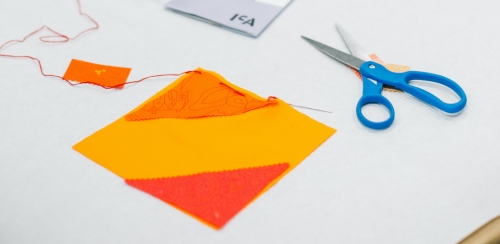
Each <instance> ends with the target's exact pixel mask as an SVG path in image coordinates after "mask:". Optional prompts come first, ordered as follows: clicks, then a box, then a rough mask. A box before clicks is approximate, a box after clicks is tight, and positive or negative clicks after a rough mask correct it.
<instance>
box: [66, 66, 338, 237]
mask: <svg viewBox="0 0 500 244" xmlns="http://www.w3.org/2000/svg"><path fill="white" fill-rule="evenodd" d="M200 73H201V74H200ZM193 81H196V82H195V83H194V84H192V85H194V87H196V86H197V85H196V84H199V83H200V82H201V83H202V82H203V81H207V83H209V84H212V83H213V84H215V85H216V86H215V87H216V89H217V92H215V93H216V94H213V93H211V96H215V98H213V97H211V96H206V98H205V99H204V100H203V101H206V102H207V103H203V102H202V104H205V105H206V104H210V103H211V102H215V103H217V99H219V98H221V97H222V98H224V99H225V98H226V97H236V98H238V99H240V101H241V102H244V101H247V102H248V101H249V100H251V99H254V100H252V101H259V102H262V103H260V105H262V104H265V103H264V102H265V101H266V99H264V98H262V97H260V96H258V95H256V94H254V93H252V92H250V91H247V90H245V89H242V88H240V87H237V86H235V85H233V84H231V83H230V82H228V81H226V80H225V79H224V78H223V77H221V76H220V75H218V74H216V73H214V72H210V71H206V70H202V69H198V72H192V73H189V74H186V75H184V76H182V77H181V78H179V79H178V80H177V81H175V82H174V83H172V84H171V85H169V86H168V87H166V88H164V89H163V90H162V91H160V92H158V93H157V94H156V95H154V96H153V97H151V98H150V99H148V100H147V101H145V102H144V103H143V104H142V105H140V106H138V107H137V108H136V109H134V110H133V111H132V112H130V113H129V114H128V115H131V114H136V113H138V112H140V113H143V112H144V111H141V110H144V108H148V110H150V111H151V106H154V108H155V109H158V108H162V106H164V105H165V104H166V102H165V101H166V99H167V98H169V96H168V94H169V91H173V90H175V89H176V88H177V87H179V86H182V85H181V84H184V85H186V86H188V85H190V84H189V83H190V82H193ZM220 84H223V85H224V86H219V85H220ZM225 86H227V87H229V88H231V89H228V88H226V87H225ZM201 87H202V86H201ZM210 89H211V88H210ZM199 94H202V93H199ZM217 94H218V95H217ZM185 95H186V94H185ZM202 96H203V95H201V96H199V97H202ZM170 97H172V98H174V97H177V96H170ZM184 98H187V99H184V100H182V99H179V100H178V101H182V102H184V101H186V100H190V97H189V95H186V97H184ZM224 99H221V101H224ZM155 101H156V102H157V104H152V103H154V102H155ZM158 101H160V102H158ZM176 101H177V100H176ZM272 102H273V103H274V104H269V105H267V106H260V107H251V108H253V109H252V110H247V111H243V110H236V111H239V114H235V115H231V116H220V115H219V116H211V117H203V118H199V117H198V118H179V117H176V115H177V114H176V115H174V116H172V117H169V118H163V117H161V116H160V117H154V116H153V117H148V116H150V115H151V114H152V113H149V112H148V111H146V112H144V114H143V115H145V116H146V117H143V118H144V119H139V120H134V121H130V120H129V116H128V115H127V116H123V117H122V118H120V119H118V120H117V121H115V122H113V123H111V124H110V125H108V126H106V127H105V128H103V129H101V130H99V131H97V132H96V133H94V134H93V135H91V136H89V137H87V138H85V139H84V140H82V141H81V142H79V143H78V144H76V145H75V146H74V147H73V148H74V149H75V150H77V151H78V152H80V153H82V154H83V155H85V156H86V157H88V158H89V159H91V160H93V161H95V162H96V163H98V164H100V165H102V166H103V167H105V168H107V169H108V170H110V171H112V172H113V173H115V174H117V175H118V176H120V177H122V178H124V179H125V180H126V182H127V183H128V184H130V185H132V186H134V187H136V188H138V189H141V190H143V191H145V192H147V193H149V194H151V195H154V196H156V197H158V198H160V199H161V200H163V201H165V202H167V203H169V204H171V205H173V206H174V207H176V208H178V209H180V210H182V211H184V212H185V213H187V214H189V215H191V216H193V217H195V218H197V219H198V220H200V221H202V222H203V223H206V224H208V225H210V226H212V227H215V228H220V227H221V226H222V225H224V224H225V223H226V222H227V221H229V220H230V219H231V218H232V217H233V216H234V215H235V214H236V213H237V212H239V211H241V210H242V209H243V208H244V207H245V206H247V205H248V204H250V202H252V201H253V200H255V199H256V198H257V197H258V196H260V195H261V194H263V193H264V192H266V191H267V190H268V189H269V188H270V187H271V186H272V185H274V184H275V183H277V182H278V181H279V180H280V179H281V178H282V177H284V176H285V175H286V174H287V173H288V172H290V171H291V170H292V169H293V168H295V167H296V166H297V165H298V164H299V163H300V162H301V161H302V160H304V159H305V158H306V157H307V156H308V155H309V154H311V153H312V152H313V151H314V150H315V149H316V148H317V147H319V146H320V145H321V144H322V143H323V142H324V141H325V140H327V139H328V138H329V137H330V136H331V135H333V134H334V133H335V129H333V128H330V127H328V126H326V125H324V124H321V123H320V122H317V121H315V120H313V119H311V118H309V117H308V116H306V115H304V114H302V113H300V112H299V111H297V110H295V109H294V108H292V107H291V106H289V105H288V104H286V103H285V102H283V101H282V100H280V99H276V100H273V101H272ZM194 104H195V103H193V104H191V105H190V106H192V105H194ZM221 104H223V105H224V106H225V105H227V103H221ZM240 104H241V103H240ZM236 107H237V108H238V109H241V108H242V107H246V106H236ZM231 109H232V108H231ZM181 111H182V109H181ZM207 111H210V110H207ZM157 113H158V111H157ZM141 116H142V115H141ZM283 162H286V164H283ZM248 169H252V170H248ZM221 187H222V188H221ZM238 189H241V190H242V191H241V192H238ZM234 191H236V192H234ZM214 194H215V195H214ZM228 206H231V207H228Z"/></svg>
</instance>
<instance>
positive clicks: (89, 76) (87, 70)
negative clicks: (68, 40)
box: [63, 59, 131, 88]
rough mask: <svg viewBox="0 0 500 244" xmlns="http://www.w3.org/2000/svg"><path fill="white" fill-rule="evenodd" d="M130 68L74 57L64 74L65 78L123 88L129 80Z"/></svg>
mask: <svg viewBox="0 0 500 244" xmlns="http://www.w3.org/2000/svg"><path fill="white" fill-rule="evenodd" d="M130 71H131V69H130V68H123V67H115V66H109V65H101V64H94V63H89V62H85V61H81V60H76V59H72V60H71V63H70V64H69V66H68V69H67V70H66V73H65V74H64V77H63V78H64V79H65V80H71V81H76V82H90V83H95V84H98V85H101V86H104V87H114V88H122V87H123V85H124V84H125V82H127V78H128V75H129V74H130Z"/></svg>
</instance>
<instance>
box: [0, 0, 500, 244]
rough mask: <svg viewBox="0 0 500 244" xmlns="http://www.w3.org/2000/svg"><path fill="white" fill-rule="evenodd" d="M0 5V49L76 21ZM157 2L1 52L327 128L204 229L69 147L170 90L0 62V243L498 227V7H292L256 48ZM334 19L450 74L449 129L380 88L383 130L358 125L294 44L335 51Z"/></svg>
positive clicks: (65, 7)
mask: <svg viewBox="0 0 500 244" xmlns="http://www.w3.org/2000/svg"><path fill="white" fill-rule="evenodd" d="M0 3H1V5H0V6H1V8H0V42H1V43H3V42H5V41H7V40H10V39H18V38H21V37H23V36H24V35H26V34H27V33H29V32H30V31H32V30H34V29H36V28H38V27H40V26H41V25H42V24H48V25H50V26H51V27H53V28H54V29H56V30H58V31H60V32H62V33H66V34H68V35H75V34H76V33H78V32H79V31H81V30H82V29H84V28H87V27H89V26H91V23H90V22H89V21H87V20H86V19H85V18H83V17H81V16H79V15H78V13H77V7H76V2H75V1H73V0H43V1H28V0H16V1H8V0H1V1H0ZM164 3H165V2H164V0H108V1H98V0H82V5H83V9H84V11H85V12H87V13H88V14H90V15H91V16H93V17H94V18H95V19H96V20H97V21H98V22H99V23H100V24H101V28H100V29H99V30H98V31H94V32H92V33H88V34H87V35H84V36H82V37H81V38H79V39H77V40H75V41H72V42H70V43H65V44H57V45H50V44H43V43H40V42H39V41H38V40H37V38H32V39H30V41H29V42H27V43H24V44H19V45H13V46H11V47H9V48H8V49H5V50H3V52H4V53H14V54H30V55H33V56H36V57H39V58H40V59H41V60H42V61H43V64H44V65H45V68H46V71H47V72H49V73H55V74H59V75H63V74H64V71H65V70H66V68H67V65H68V64H69V61H70V60H71V59H72V58H76V59H81V60H86V61H89V62H95V63H101V64H109V65H115V66H125V67H131V68H133V69H132V73H131V75H130V79H136V78H141V77H144V76H147V75H152V74H157V73H177V72H182V71H186V70H192V69H195V68H197V67H203V68H205V69H209V70H213V71H216V72H218V73H220V74H221V75H223V76H224V77H225V78H227V79H228V80H229V81H231V82H232V83H234V84H236V85H238V86H241V87H244V88H246V89H249V90H251V91H254V92H256V93H257V94H260V95H261V96H264V97H267V96H271V95H273V96H277V97H280V98H282V99H284V100H286V101H288V102H290V103H295V104H298V105H304V106H311V107H316V108H322V109H328V110H332V111H333V113H331V114H329V113H321V112H316V111H308V110H304V109H299V110H300V111H301V112H303V113H306V114H308V115H309V116H310V117H312V118H314V119H316V120H318V121H321V122H323V123H325V124H327V125H329V126H331V127H334V128H336V129H338V132H337V133H336V134H335V135H334V136H333V137H331V138H330V139H329V140H328V141H327V142H326V143H324V144H323V145H322V146H321V147H320V148H318V149H317V150H316V151H315V152H314V153H313V154H312V155H311V156H310V157H308V158H307V159H306V160H304V161H303V162H302V163H301V164H300V165H299V166H298V167H297V168H296V169H294V170H293V171H292V172H291V173H290V174H288V175H287V176H286V177H284V178H283V179H282V180H281V181H280V182H279V183H278V184H276V185H275V186H274V187H273V188H272V189H271V190H270V191H268V192H267V193H266V194H264V195H263V196H262V197H260V198H259V199H258V200H257V201H255V202H254V203H252V204H251V205H250V206H249V207H247V208H246V209H244V210H243V211H242V212H241V213H239V214H238V215H237V216H236V217H235V218H234V219H232V220H231V221H230V222H229V223H228V224H227V225H226V226H225V227H224V228H223V229H222V230H220V231H215V230H213V229H211V228H209V227H207V226H206V225H204V224H201V223H200V222H198V221H197V220H195V219H193V218H192V217H190V216H188V215H186V214H184V213H182V212H180V211H178V210H177V209H175V208H173V207H171V206H169V205H167V204H165V203H163V202H162V201H160V200H158V199H156V198H154V197H150V196H148V195H146V194H144V193H143V192H140V191H137V190H135V189H133V188H131V187H129V186H128V185H126V184H125V183H124V181H123V179H121V178H119V177H118V176H116V175H114V174H113V173H112V172H110V171H108V170H106V169H105V168H103V167H101V166H99V165H98V164H96V163H94V162H92V161H90V160H89V159H87V158H85V157H84V156H82V155H81V154H79V153H77V152H76V151H74V150H73V149H72V148H71V146H72V145H74V144H75V143H77V142H79V141H80V140H82V139H83V138H85V137H87V136H89V135H91V134H92V133H94V132H95V131H97V130H99V129H101V128H103V127H104V126H106V125H108V124H109V123H111V122H113V121H114V120H116V119H117V118H119V117H121V116H122V115H123V114H125V113H126V112H128V111H130V110H131V109H133V108H135V107H136V106H137V105H138V104H140V103H141V102H142V101H144V100H146V99H147V98H149V97H150V96H151V95H153V94H155V93H156V92H158V91H159V90H160V89H162V88H163V87H165V86H166V85H168V84H169V83H170V82H172V81H174V80H175V78H160V79H156V80H150V81H147V82H143V83H140V84H137V85H132V86H128V87H127V88H126V89H123V90H120V91H103V90H102V89H98V88H96V87H88V86H87V87H84V86H80V87H71V86H69V85H67V84H65V83H64V82H63V81H61V80H58V79H53V78H46V77H42V76H41V75H40V73H39V71H38V69H37V66H36V64H35V63H34V62H32V61H29V60H21V59H18V60H14V59H7V58H0V74H1V76H0V80H1V81H0V114H1V119H0V243H2V244H4V243H5V244H10V243H12V244H14V243H16V244H18V243H37V244H39V243H74V244H77V243H122V244H123V243H456V242H458V241H459V240H461V239H462V238H463V237H465V236H466V235H468V234H469V233H470V232H471V231H473V230H474V229H476V228H477V227H479V226H480V225H482V224H483V223H485V222H486V221H488V220H489V219H491V218H493V217H495V216H497V215H499V214H500V191H499V186H500V147H499V146H500V143H499V142H500V109H499V104H500V96H499V94H500V80H499V78H498V77H500V61H499V59H498V57H499V56H500V17H499V13H500V1H497V0H481V1H465V0H456V1H449V0H418V1H416V0H408V1H400V0H382V1H369V0H349V1H340V0H329V1H328V0H295V1H294V2H292V3H291V4H290V5H289V6H288V8H287V9H285V11H284V12H283V13H282V14H281V15H280V16H279V17H278V18H277V19H276V20H275V21H274V22H273V23H272V24H271V26H270V27H269V28H268V29H267V30H266V31H265V32H264V33H263V34H262V35H261V36H260V37H259V38H257V39H255V38H250V37H246V36H242V35H239V34H235V33H232V32H230V31H227V30H224V29H222V28H219V27H215V26H212V25H209V24H206V23H202V22H200V21H196V20H193V19H190V18H186V17H184V16H181V15H179V14H176V13H173V12H170V11H166V10H165V9H164V7H163V4H164ZM335 22H338V23H341V24H342V25H343V27H344V28H345V29H346V30H348V31H349V32H350V33H351V34H352V35H353V36H354V37H355V38H356V39H357V40H358V41H359V42H360V44H362V45H363V46H364V47H365V48H366V49H367V51H371V52H376V53H377V54H378V55H379V56H380V57H381V58H382V59H383V60H385V61H387V62H391V63H396V64H406V65H410V66H411V67H412V68H413V69H415V70H424V71H429V72H434V73H439V74H443V75H446V76H448V77H450V78H452V79H454V80H455V81H456V82H458V83H459V84H460V85H461V86H462V87H463V88H464V90H465V91H466V93H467V95H468V104H467V107H466V108H465V110H464V111H463V112H462V113H461V114H460V115H458V116H456V117H450V116H446V115H443V114H442V113H440V112H438V111H437V110H435V109H432V108H430V107H429V106H427V105H424V104H423V103H421V102H419V101H418V100H416V99H415V98H413V97H411V96H410V95H407V94H395V93H389V94H388V93H385V94H386V96H387V98H389V99H390V100H391V101H392V103H393V105H394V107H395V110H396V113H397V114H396V120H395V122H394V124H393V125H392V127H390V129H387V130H384V131H371V130H368V129H366V128H365V127H363V126H362V125H361V124H360V123H359V122H358V120H357V118H356V115H355V105H356V103H357V100H358V99H359V97H360V95H361V89H362V87H361V82H359V81H357V80H356V78H355V77H354V75H353V74H352V73H351V71H350V70H349V69H347V68H346V67H345V66H343V65H341V64H339V63H337V62H335V61H334V60H332V59H330V58H328V57H327V56H325V55H323V54H322V53H320V52H318V51H317V50H315V49H314V48H313V47H312V46H311V45H309V44H308V43H306V42H305V41H304V40H302V39H301V38H300V35H306V36H308V37H311V38H313V39H317V40H319V41H322V42H325V43H327V44H329V45H332V46H336V47H339V48H341V49H343V50H346V49H345V47H344V45H343V43H342V40H341V39H340V36H339V35H338V34H337V32H336V30H335V28H334V23H335ZM429 89H433V90H434V91H436V92H437V93H439V94H440V96H441V97H443V98H444V99H445V100H446V101H452V100H453V99H456V98H455V97H454V96H453V95H452V94H450V93H449V92H447V91H446V90H444V89H441V88H436V87H434V88H433V87H430V88H429Z"/></svg>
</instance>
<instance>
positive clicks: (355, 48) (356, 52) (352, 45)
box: [335, 23, 371, 61]
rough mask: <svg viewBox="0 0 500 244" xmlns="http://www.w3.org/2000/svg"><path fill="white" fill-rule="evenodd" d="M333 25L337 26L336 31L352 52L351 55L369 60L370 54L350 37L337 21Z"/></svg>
mask: <svg viewBox="0 0 500 244" xmlns="http://www.w3.org/2000/svg"><path fill="white" fill-rule="evenodd" d="M335 27H337V31H338V32H339V34H340V36H341V37H342V40H344V43H345V45H346V46H347V49H349V52H350V53H351V54H352V56H354V57H356V58H359V59H363V60H367V61H368V60H371V58H370V55H369V54H368V53H366V52H365V51H364V50H363V48H361V46H360V45H359V44H358V43H357V42H356V41H355V40H354V38H352V36H351V35H349V33H347V31H345V30H344V28H342V26H340V25H339V24H338V23H335Z"/></svg>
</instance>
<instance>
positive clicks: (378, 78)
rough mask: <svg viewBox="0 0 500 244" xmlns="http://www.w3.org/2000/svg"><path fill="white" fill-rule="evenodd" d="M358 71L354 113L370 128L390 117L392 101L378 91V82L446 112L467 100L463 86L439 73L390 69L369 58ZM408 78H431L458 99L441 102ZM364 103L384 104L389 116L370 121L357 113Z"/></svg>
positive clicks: (458, 108)
mask: <svg viewBox="0 0 500 244" xmlns="http://www.w3.org/2000/svg"><path fill="white" fill-rule="evenodd" d="M360 73H361V75H362V76H363V96H362V97H361V99H360V101H359V102H358V106H357V109H356V113H357V115H358V119H359V120H360V121H361V123H363V124H364V125H365V126H367V127H369V128H372V129H385V128H387V127H389V126H390V125H391V124H392V122H393V120H394V109H393V107H392V104H391V103H390V102H389V101H388V100H387V99H385V97H383V96H382V95H381V93H382V84H387V85H391V86H394V87H396V88H398V89H400V90H403V91H404V92H407V93H409V94H411V95H413V96H414V97H416V98H418V99H420V100H422V101H423V102H425V103H428V104H430V105H432V106H434V107H436V108H438V109H440V110H442V111H444V112H446V113H457V112H460V111H461V110H462V109H463V108H464V107H465V105H466V103H467V96H466V95H465V92H464V91H463V89H462V88H461V87H460V86H459V85H458V84H457V83H455V82H454V81H452V80H450V79H448V78H446V77H444V76H441V75H437V74H432V73H426V72H420V71H408V72H404V73H394V72H392V71H389V70H387V69H386V68H385V67H384V66H382V65H380V64H378V63H375V62H372V61H368V62H365V63H363V64H362V65H361V67H360ZM412 80H422V81H429V82H435V83H439V84H441V85H444V86H447V87H448V88H450V89H451V90H453V91H454V92H455V93H456V94H457V95H458V96H459V97H460V101H458V102H456V103H445V102H443V101H442V100H441V99H439V98H437V97H436V96H435V95H433V94H432V93H430V92H428V91H426V90H423V89H421V88H418V87H415V86H411V85H409V84H408V83H409V82H410V81H412ZM372 81H374V82H372ZM368 103H378V104H381V105H384V106H385V107H386V108H387V109H388V110H389V112H390V116H389V118H388V119H387V120H386V121H382V122H373V121H370V120H368V119H366V118H365V117H364V116H363V114H362V113H361V108H362V107H363V106H364V105H366V104H368Z"/></svg>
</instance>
